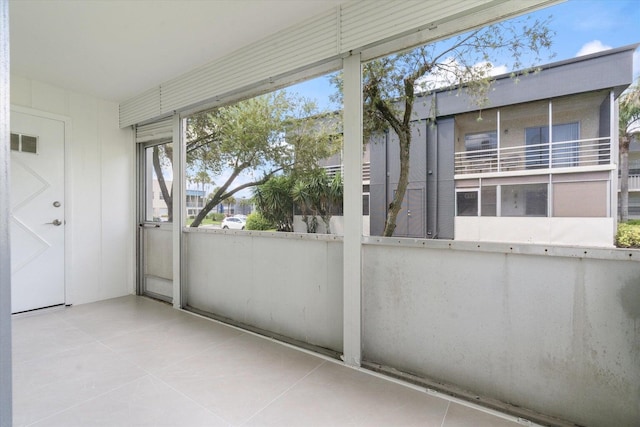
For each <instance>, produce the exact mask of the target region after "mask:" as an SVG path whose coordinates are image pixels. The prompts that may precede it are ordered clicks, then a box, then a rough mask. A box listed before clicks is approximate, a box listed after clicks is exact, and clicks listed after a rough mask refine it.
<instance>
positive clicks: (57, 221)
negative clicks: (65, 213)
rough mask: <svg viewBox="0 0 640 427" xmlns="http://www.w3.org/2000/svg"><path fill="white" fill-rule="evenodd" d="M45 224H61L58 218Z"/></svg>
mask: <svg viewBox="0 0 640 427" xmlns="http://www.w3.org/2000/svg"><path fill="white" fill-rule="evenodd" d="M45 224H53V225H55V226H56V227H57V226H59V225H62V221H60V220H59V219H54V220H53V222H47V223H45Z"/></svg>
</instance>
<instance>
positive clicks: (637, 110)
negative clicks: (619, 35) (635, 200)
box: [618, 79, 640, 222]
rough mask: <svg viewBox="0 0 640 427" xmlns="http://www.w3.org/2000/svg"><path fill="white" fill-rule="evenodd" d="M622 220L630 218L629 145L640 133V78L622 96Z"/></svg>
mask: <svg viewBox="0 0 640 427" xmlns="http://www.w3.org/2000/svg"><path fill="white" fill-rule="evenodd" d="M618 129H619V147H620V221H622V222H626V221H628V220H629V145H630V144H631V142H632V141H633V140H634V139H637V138H638V136H639V135H640V79H638V80H636V83H635V85H633V86H631V87H629V88H628V89H627V90H626V91H625V92H624V93H623V94H622V96H621V97H620V112H619V116H618Z"/></svg>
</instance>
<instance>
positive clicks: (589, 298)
mask: <svg viewBox="0 0 640 427" xmlns="http://www.w3.org/2000/svg"><path fill="white" fill-rule="evenodd" d="M426 243H428V244H427V245H425V244H424V243H423V242H419V241H416V242H415V245H413V247H411V246H410V247H407V246H406V245H404V246H399V245H394V244H391V245H390V244H388V243H383V242H381V241H380V242H379V243H377V244H369V245H365V246H364V248H363V307H364V308H363V325H364V326H363V329H364V331H363V360H366V361H368V362H373V363H377V364H381V365H383V366H387V367H392V368H394V369H397V370H399V371H402V372H406V373H410V374H414V375H417V376H419V377H424V378H429V379H431V380H433V381H436V382H441V383H445V384H451V385H455V386H457V387H460V388H462V389H465V390H468V391H470V392H472V393H477V394H478V395H480V396H485V397H488V398H493V399H497V400H500V401H502V402H507V403H510V404H513V405H517V406H520V407H524V408H529V409H532V410H534V411H537V412H540V413H543V414H548V415H551V416H554V417H558V418H561V419H565V420H569V421H572V422H575V423H578V424H580V425H587V426H602V427H605V426H614V425H615V426H637V425H638V420H640V405H639V404H638V402H640V387H639V384H640V327H639V325H640V265H639V264H638V262H637V261H638V259H636V258H640V253H638V252H637V251H627V252H624V251H616V250H611V251H607V250H597V249H588V250H587V249H584V248H583V249H577V248H576V249H571V248H545V247H543V246H531V247H529V246H527V245H498V244H483V247H482V248H481V249H478V247H479V245H478V244H476V243H473V244H472V243H458V242H455V243H448V244H447V243H446V242H426ZM487 246H488V247H489V248H490V249H489V250H487ZM454 248H459V249H454ZM517 252H520V253H517Z"/></svg>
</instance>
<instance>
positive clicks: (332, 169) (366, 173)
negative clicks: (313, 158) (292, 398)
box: [324, 162, 371, 181]
mask: <svg viewBox="0 0 640 427" xmlns="http://www.w3.org/2000/svg"><path fill="white" fill-rule="evenodd" d="M343 169H344V168H343V166H342V165H330V166H324V170H325V171H326V172H327V176H328V177H329V178H333V177H334V176H335V175H336V174H337V173H338V172H340V173H341V174H342V175H343V176H344V170H343ZM370 179H371V164H370V163H369V162H365V163H363V164H362V180H363V181H369V180H370Z"/></svg>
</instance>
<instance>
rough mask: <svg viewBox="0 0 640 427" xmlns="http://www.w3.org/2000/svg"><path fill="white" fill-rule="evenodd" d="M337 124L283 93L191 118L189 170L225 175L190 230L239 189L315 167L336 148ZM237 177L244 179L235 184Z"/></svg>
mask: <svg viewBox="0 0 640 427" xmlns="http://www.w3.org/2000/svg"><path fill="white" fill-rule="evenodd" d="M337 124H338V122H337V121H336V120H335V118H333V117H332V116H331V115H327V114H321V112H319V111H318V110H317V108H316V106H315V104H314V103H312V102H310V101H308V100H305V99H302V98H299V97H297V96H295V95H292V94H289V93H287V92H285V91H280V92H273V93H270V94H267V95H263V96H259V97H255V98H251V99H248V100H245V101H241V102H238V103H236V104H233V105H229V106H225V107H220V108H217V109H214V110H210V111H206V112H202V113H198V114H195V115H193V116H191V117H190V118H189V119H188V126H187V166H188V168H189V169H191V170H200V171H207V172H211V173H213V174H214V175H215V176H219V175H223V174H224V176H225V181H224V182H222V183H218V184H220V185H219V186H218V187H216V188H215V190H214V192H213V193H212V194H211V197H210V198H209V199H208V201H207V203H206V205H205V207H204V209H203V210H202V211H201V212H200V214H199V215H198V216H197V217H196V219H195V220H194V222H193V223H192V224H191V226H192V227H197V226H198V225H199V224H200V222H201V221H202V219H203V218H204V217H205V216H206V215H207V213H208V212H210V211H211V209H213V208H214V207H215V206H216V205H218V204H219V203H221V202H223V201H230V200H233V198H232V196H233V195H234V194H235V193H237V192H238V191H241V190H243V189H245V188H251V187H255V186H257V185H260V184H263V183H265V182H266V181H267V180H268V179H269V178H270V177H272V176H274V175H275V174H277V173H279V172H285V173H297V171H300V170H301V171H304V170H306V169H309V168H313V167H316V165H317V163H318V161H319V160H320V159H322V158H326V157H329V156H330V155H332V154H333V153H334V152H336V149H338V148H337V147H339V141H336V138H335V135H336V134H338V132H337V131H336V126H337ZM241 176H242V177H243V178H245V179H243V180H237V179H238V178H239V177H241ZM202 179H204V175H203V177H202ZM236 180H237V181H236ZM238 181H241V182H242V183H241V184H238ZM225 203H226V202H225Z"/></svg>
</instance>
